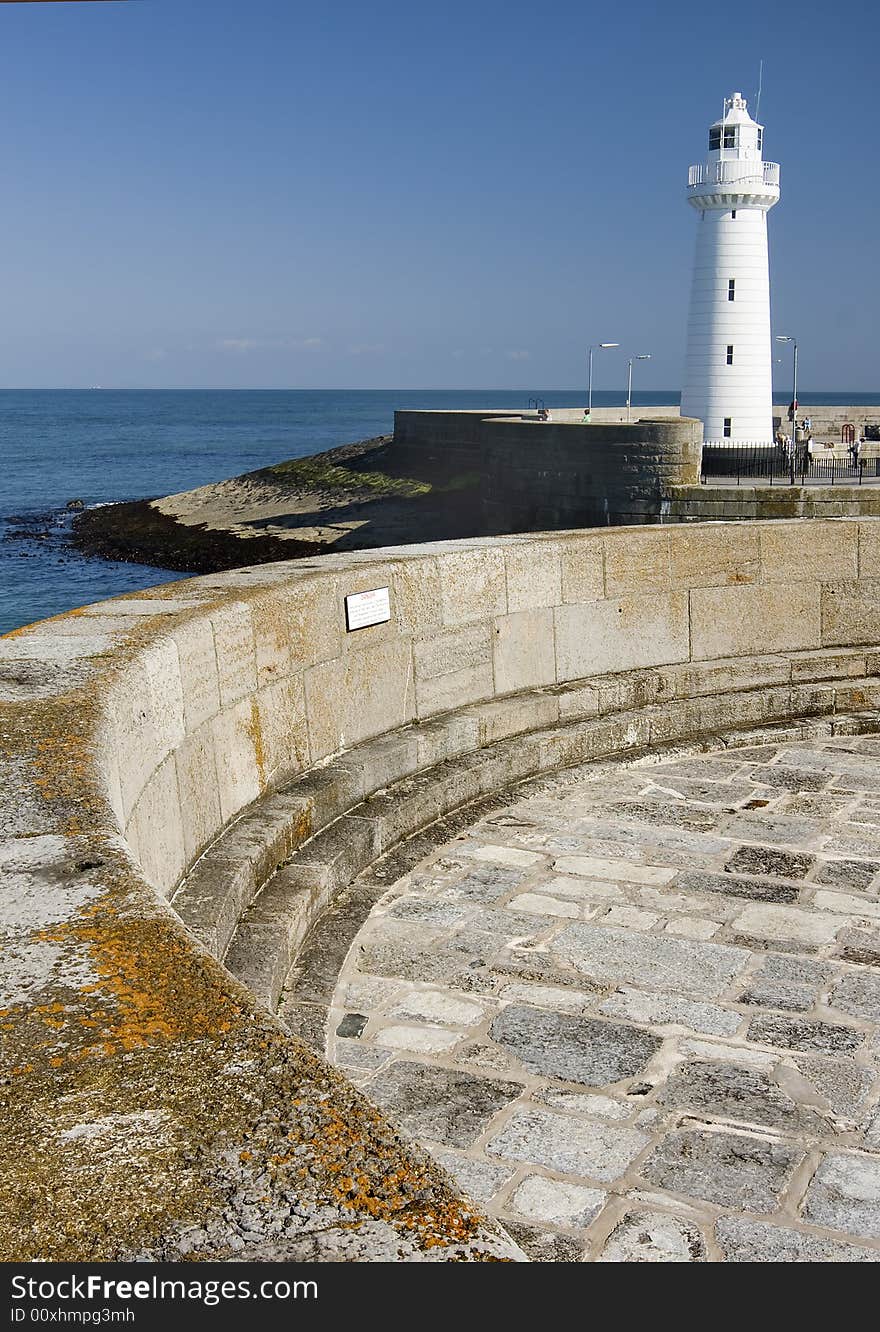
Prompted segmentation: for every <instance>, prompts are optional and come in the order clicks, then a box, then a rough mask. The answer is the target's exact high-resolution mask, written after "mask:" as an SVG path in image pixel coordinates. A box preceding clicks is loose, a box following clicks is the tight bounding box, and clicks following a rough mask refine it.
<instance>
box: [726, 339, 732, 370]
mask: <svg viewBox="0 0 880 1332" xmlns="http://www.w3.org/2000/svg"><path fill="white" fill-rule="evenodd" d="M727 364H728V365H733V343H732V342H728V344H727Z"/></svg>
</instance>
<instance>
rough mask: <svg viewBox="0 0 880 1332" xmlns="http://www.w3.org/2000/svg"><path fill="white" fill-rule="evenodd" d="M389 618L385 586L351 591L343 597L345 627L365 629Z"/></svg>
mask: <svg viewBox="0 0 880 1332" xmlns="http://www.w3.org/2000/svg"><path fill="white" fill-rule="evenodd" d="M390 619H391V599H390V597H389V595H388V588H387V587H374V588H373V589H372V591H370V592H352V593H351V595H350V596H347V597H346V598H345V627H346V629H347V630H348V632H349V633H351V631H352V629H366V627H367V625H370V624H384V623H385V622H386V620H390Z"/></svg>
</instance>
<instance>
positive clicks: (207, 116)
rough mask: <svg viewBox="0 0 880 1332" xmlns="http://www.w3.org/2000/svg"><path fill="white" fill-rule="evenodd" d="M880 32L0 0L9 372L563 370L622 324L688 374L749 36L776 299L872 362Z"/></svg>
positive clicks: (535, 374)
mask: <svg viewBox="0 0 880 1332" xmlns="http://www.w3.org/2000/svg"><path fill="white" fill-rule="evenodd" d="M878 48H880V18H878V10H877V8H876V6H875V5H874V4H873V3H868V2H867V0H865V2H864V3H850V2H849V0H842V3H838V4H837V5H835V6H833V7H832V6H824V7H822V8H819V7H812V6H810V5H809V4H804V3H799V4H793V3H789V0H783V2H782V3H776V4H774V5H773V6H772V7H770V6H768V5H767V4H766V2H765V0H761V2H759V3H756V2H755V0H741V2H739V3H737V4H736V5H735V6H731V5H706V4H705V3H701V4H696V3H693V2H691V0H688V2H687V3H679V4H676V3H669V4H667V5H665V6H663V7H659V6H657V5H656V4H655V3H646V2H645V0H635V2H634V3H630V4H627V5H610V4H603V5H594V4H589V3H587V4H584V3H577V4H575V3H569V0H547V2H546V3H544V4H542V5H540V6H538V5H535V4H534V3H531V4H525V3H519V0H504V2H503V3H501V2H496V0H469V2H468V3H462V0H444V3H443V4H439V3H437V4H433V5H430V6H429V5H419V4H414V3H413V0H372V3H370V4H364V3H363V0H343V2H342V3H339V2H338V0H323V3H319V4H314V5H309V6H306V5H303V4H299V3H295V2H294V0H236V2H235V3H233V0H129V2H128V3H111V4H88V3H72V4H41V3H36V4H22V5H16V4H3V5H0V99H2V108H3V114H2V117H0V162H2V164H3V211H2V229H3V241H4V243H3V246H2V252H0V254H2V257H0V286H2V299H0V386H4V387H44V386H45V387H64V386H72V387H78V386H88V385H91V384H101V385H104V386H105V387H128V386H131V387H141V386H143V387H164V386H170V387H175V386H181V387H183V386H216V387H304V388H309V387H365V388H372V387H413V388H422V387H484V386H485V387H490V386H491V387H508V386H509V387H535V388H554V387H563V388H564V387H569V386H574V385H576V384H580V383H582V382H583V374H584V371H583V362H584V348H585V346H586V345H587V344H588V343H589V342H599V341H612V340H613V341H618V342H621V343H622V344H624V347H625V349H626V350H628V351H632V352H650V353H651V354H652V357H653V359H652V360H651V361H650V362H646V363H644V364H643V365H640V366H639V371H638V375H639V378H638V380H637V384H638V385H640V386H641V387H645V388H648V387H655V388H666V387H669V388H676V387H678V385H679V383H680V378H681V369H682V359H683V350H684V328H685V318H686V310H687V298H688V284H689V275H690V273H689V271H690V262H691V247H692V243H693V232H694V227H695V225H696V216H695V214H693V213H692V210H690V209H689V208H688V207H687V205H686V203H685V199H684V193H685V191H684V183H685V181H686V173H687V167H688V165H689V164H690V163H691V162H696V161H699V160H700V159H701V158H702V156H703V154H704V144H705V132H706V127H707V126H708V124H709V123H710V121H712V120H713V119H715V118H716V116H717V114H718V113H719V111H720V107H721V101H722V98H723V97H724V95H725V94H728V93H730V92H731V91H733V90H734V89H741V90H742V91H743V92H744V93H745V94H746V95H747V96H748V97H749V98H750V99H751V98H753V96H754V92H755V87H756V83H757V67H758V60H759V58H760V57H762V56H763V59H764V90H763V96H762V101H761V119H762V120H763V121H764V122H765V124H766V126H767V130H766V137H765V155H766V156H767V157H768V158H770V159H771V160H774V161H779V162H781V164H782V201H781V202H780V203H779V204H778V205H777V207H776V208H775V209H774V211H773V213H772V214H771V216H770V236H771V277H772V298H773V312H774V324H775V326H776V330H777V331H781V332H790V331H794V332H796V333H797V335H798V337H799V340H800V344H801V373H802V379H801V382H802V384H803V387H804V388H815V389H823V388H824V389H829V390H840V391H842V390H845V389H859V390H870V389H874V388H878V387H880V365H878V354H877V318H878V312H880V281H878V272H880V265H878V259H877V242H876V233H877V226H878V217H880V173H878V171H877V160H878V151H877V143H876V139H877V134H878V130H877V118H876V113H875V103H876V95H877V92H876V90H877V61H878V55H877V52H878ZM777 369H778V371H779V382H780V384H781V385H784V384H785V383H786V382H787V379H788V377H789V375H790V366H789V359H788V357H786V360H785V364H784V365H780V366H778V367H777ZM625 375H626V369H625V356H624V355H623V353H622V352H609V353H603V354H602V359H601V362H600V361H599V360H597V362H596V370H595V384H596V386H597V387H602V388H614V387H617V386H618V385H619V384H622V383H623V382H625Z"/></svg>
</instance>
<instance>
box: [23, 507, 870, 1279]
mask: <svg viewBox="0 0 880 1332" xmlns="http://www.w3.org/2000/svg"><path fill="white" fill-rule="evenodd" d="M878 555H880V523H873V522H871V521H870V520H865V521H861V522H857V521H850V520H845V519H844V520H838V521H829V522H793V523H784V524H776V523H730V524H709V525H700V526H697V527H689V526H683V525H682V526H673V527H668V528H667V527H659V528H658V527H647V526H644V527H639V528H637V529H605V530H602V531H592V532H559V533H540V534H535V535H533V536H530V537H513V536H511V537H505V538H495V539H482V540H481V539H473V540H463V541H457V542H444V543H437V544H432V545H425V546H421V547H420V546H408V547H398V548H391V549H386V550H379V551H373V552H360V553H352V554H349V555H344V556H330V557H326V558H323V559H321V560H320V561H315V562H290V563H280V564H274V565H272V566H268V567H267V566H263V567H260V568H252V569H242V570H235V571H232V572H229V573H226V574H220V575H211V576H207V577H203V578H196V579H192V580H188V581H184V582H180V583H175V584H171V585H166V586H164V587H159V588H155V589H152V590H150V591H149V592H146V593H140V594H135V595H132V596H126V597H119V598H115V599H113V600H110V601H107V602H103V603H100V604H98V605H95V606H90V607H85V608H83V609H81V610H79V611H77V612H72V613H70V614H68V615H64V616H60V617H58V618H56V619H55V620H51V621H46V622H43V623H39V624H36V625H32V626H29V627H28V628H26V629H24V630H20V631H17V632H16V633H14V634H13V635H10V636H7V637H6V638H4V639H2V640H0V690H2V694H0V696H2V705H0V727H2V730H0V740H2V749H0V755H2V778H3V781H2V792H3V794H2V810H3V816H4V835H3V839H2V842H0V863H2V866H3V879H4V895H3V906H2V910H0V929H2V932H3V935H4V949H3V952H2V954H0V967H2V971H0V974H2V978H3V990H4V992H3V995H2V1000H0V1007H2V1010H3V1019H2V1020H3V1024H4V1041H3V1055H2V1057H3V1060H4V1068H3V1072H2V1079H0V1090H2V1100H0V1105H2V1117H0V1143H2V1149H3V1152H4V1159H5V1161H6V1163H7V1168H6V1170H5V1172H4V1178H3V1181H2V1184H0V1205H2V1207H3V1212H4V1215H5V1216H6V1218H7V1225H6V1226H5V1228H4V1235H3V1239H2V1245H3V1248H2V1255H3V1257H4V1258H7V1259H14V1260H24V1259H36V1258H42V1259H53V1258H55V1259H63V1260H72V1259H80V1260H95V1259H98V1258H124V1257H132V1256H139V1257H148V1258H157V1259H169V1258H173V1257H180V1256H187V1257H190V1258H196V1259H198V1258H211V1257H221V1258H228V1257H235V1256H237V1257H240V1258H247V1257H254V1256H256V1257H263V1258H267V1257H269V1258H278V1259H296V1258H303V1257H311V1258H314V1259H319V1260H339V1259H340V1258H342V1259H344V1260H346V1261H366V1260H376V1259H388V1258H391V1259H394V1260H416V1261H421V1260H423V1259H425V1258H427V1259H429V1260H438V1259H443V1258H456V1259H461V1258H465V1259H469V1260H473V1259H485V1258H492V1257H498V1256H501V1257H517V1256H518V1251H517V1250H516V1248H515V1246H512V1245H511V1244H510V1242H509V1240H507V1238H506V1236H504V1234H503V1233H502V1232H500V1231H498V1230H497V1229H493V1227H492V1226H490V1225H489V1224H488V1223H486V1222H484V1221H483V1220H482V1218H481V1217H480V1216H479V1214H478V1212H477V1211H476V1210H475V1209H474V1208H473V1206H472V1205H470V1204H468V1203H467V1202H465V1201H464V1200H463V1199H461V1198H459V1197H458V1196H457V1194H456V1191H455V1189H454V1188H453V1187H452V1186H451V1184H450V1182H449V1180H448V1179H447V1178H446V1177H445V1176H444V1175H443V1174H442V1172H441V1171H439V1169H438V1168H437V1167H435V1166H434V1165H432V1164H431V1163H430V1162H429V1161H428V1160H427V1159H426V1158H424V1157H423V1156H422V1155H421V1154H420V1153H419V1152H418V1151H417V1150H416V1149H415V1148H414V1147H412V1146H408V1145H407V1144H406V1143H405V1142H404V1141H403V1140H402V1139H401V1137H400V1136H399V1134H398V1133H397V1131H396V1129H395V1127H394V1125H392V1124H389V1123H388V1122H387V1121H386V1120H385V1119H383V1117H382V1116H381V1115H380V1114H379V1112H378V1111H377V1110H375V1108H373V1107H372V1106H371V1105H370V1104H369V1102H367V1101H366V1100H365V1099H364V1098H363V1097H362V1096H360V1095H359V1094H358V1093H357V1092H356V1091H355V1090H354V1088H353V1087H351V1085H350V1084H348V1083H347V1082H346V1080H345V1079H344V1078H343V1077H342V1076H341V1074H339V1073H338V1072H335V1071H333V1070H331V1069H329V1068H328V1067H327V1066H326V1065H325V1064H324V1063H323V1061H322V1059H321V1058H320V1054H319V1053H314V1052H312V1051H311V1050H310V1049H309V1048H308V1046H307V1044H304V1043H302V1042H300V1041H298V1040H297V1039H295V1037H294V1036H293V1035H292V1029H293V1028H292V1025H291V1024H292V1023H293V1009H288V1010H285V1011H286V1014H287V1015H288V1016H289V1017H290V1020H289V1021H288V1019H287V1017H285V1020H284V1021H281V1020H280V1019H279V1018H278V1017H277V1016H276V1015H275V1013H274V1012H273V1007H274V1005H275V1003H276V1002H277V998H278V996H279V994H280V993H281V991H282V990H283V988H284V985H285V973H286V972H287V974H290V973H289V968H291V967H294V968H296V965H297V959H298V958H299V957H300V956H301V953H302V951H303V950H304V949H307V947H308V940H309V938H310V937H312V929H313V927H314V926H315V925H316V923H317V922H319V921H320V920H322V919H324V918H325V917H326V914H327V913H328V912H331V911H333V910H335V909H337V906H338V904H339V903H340V902H341V903H342V905H341V906H338V909H339V910H340V911H341V914H342V916H343V917H344V916H345V915H346V913H347V912H348V913H349V914H350V913H351V909H352V908H351V901H350V899H348V898H346V897H345V894H346V893H348V892H349V888H350V885H351V884H352V882H353V880H354V878H355V876H356V875H357V874H358V873H359V872H361V871H362V870H363V869H364V868H366V867H367V866H369V865H370V864H371V863H372V862H373V861H374V860H375V859H376V857H378V856H382V855H385V854H388V853H389V852H390V851H391V850H392V849H393V848H394V847H395V845H397V844H398V843H399V842H400V840H401V839H402V838H406V837H408V836H410V835H412V834H413V833H414V832H417V831H418V830H419V829H420V828H423V827H425V826H430V825H432V824H433V823H434V822H436V820H437V819H438V818H440V817H441V816H442V815H443V814H444V813H445V812H448V811H449V810H453V809H455V808H457V807H459V806H461V805H468V804H469V803H470V802H474V801H477V800H479V799H481V798H484V797H487V796H490V795H492V794H493V793H497V792H499V791H503V790H505V789H506V788H508V787H509V786H510V785H511V784H513V783H516V782H517V781H522V780H525V779H527V778H528V777H530V776H531V775H533V774H534V773H537V772H549V771H553V770H554V769H556V768H560V767H565V766H567V765H570V764H574V763H582V762H585V761H589V760H591V759H596V758H602V757H605V756H608V755H615V754H626V753H637V752H640V751H643V750H646V749H650V748H654V747H658V746H662V745H665V744H670V743H679V742H681V741H684V740H693V739H694V738H695V737H700V736H712V735H717V734H718V733H720V732H723V731H725V730H729V729H730V728H732V727H746V728H747V727H749V726H756V725H765V724H766V723H768V722H773V721H782V720H784V719H788V718H811V719H813V722H815V721H816V719H818V720H819V722H820V723H821V724H823V725H826V726H827V727H828V728H830V729H832V730H833V728H834V727H835V725H837V724H838V722H837V720H836V719H837V718H838V717H840V716H841V714H844V713H846V714H852V713H858V711H859V710H860V709H865V708H876V706H877V704H878V701H880V675H878V672H880V580H878V579H877V577H876V569H877V562H878ZM378 588H387V589H388V596H389V607H390V610H389V618H388V619H387V620H386V621H384V622H382V623H377V624H373V625H368V626H366V627H364V628H361V629H356V630H349V629H348V628H347V608H346V598H347V597H349V596H351V595H353V594H357V593H361V592H364V591H375V590H376V589H378ZM841 724H842V723H841ZM846 725H852V723H851V721H847V722H846ZM389 792H391V794H390V795H389ZM346 903H348V905H346ZM267 959H268V962H267ZM269 964H271V965H269ZM334 965H335V964H334V963H333V962H332V961H331V960H328V958H327V957H323V958H321V959H319V962H318V964H316V966H315V969H314V970H312V971H311V972H310V973H308V976H307V979H308V981H309V985H310V986H311V987H312V988H311V989H309V987H308V986H307V987H306V989H305V992H303V991H302V990H299V991H297V994H298V1001H297V1003H298V1006H299V1008H300V1009H301V1010H302V1014H303V1027H302V1031H301V1034H302V1035H303V1037H304V1039H305V1041H306V1042H308V1041H309V1040H310V1041H311V1043H312V1045H313V1046H314V1047H315V1049H316V1050H317V1051H320V1050H322V1048H323V1045H322V1034H321V1031H320V1017H319V1016H317V1015H319V1014H320V1012H321V1003H320V999H321V993H322V989H321V987H322V986H323V987H324V991H326V988H327V987H328V986H330V987H332V985H333V982H334V980H335V972H334ZM270 972H271V974H270ZM296 1007H297V1005H294V1006H293V1008H296ZM309 1012H311V1014H312V1018H313V1025H312V1030H311V1034H310V1033H309V1029H308V1022H307V1020H306V1019H307V1018H308V1014H309ZM316 1023H317V1026H316V1025H315V1024H316ZM294 1026H295V1024H294ZM84 1142H87V1143H88V1144H89V1150H88V1151H87V1152H84V1151H83V1143H84ZM96 1154H97V1156H96ZM96 1159H99V1160H100V1163H101V1171H102V1178H101V1184H100V1187H97V1186H96V1178H95V1164H94V1162H95V1160H96ZM47 1200H48V1202H47Z"/></svg>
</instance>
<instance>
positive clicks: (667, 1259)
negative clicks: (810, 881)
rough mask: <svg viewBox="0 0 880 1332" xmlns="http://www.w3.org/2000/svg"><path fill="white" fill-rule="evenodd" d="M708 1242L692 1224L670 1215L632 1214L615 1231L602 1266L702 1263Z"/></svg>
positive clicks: (663, 1213)
mask: <svg viewBox="0 0 880 1332" xmlns="http://www.w3.org/2000/svg"><path fill="white" fill-rule="evenodd" d="M705 1261H706V1241H705V1239H704V1238H703V1235H702V1233H701V1232H700V1230H699V1228H698V1227H697V1226H695V1225H694V1223H693V1222H692V1221H684V1220H680V1219H679V1218H678V1217H675V1216H670V1215H669V1214H668V1213H667V1212H629V1213H628V1214H627V1215H626V1216H625V1217H624V1218H623V1220H622V1221H619V1222H618V1223H617V1225H616V1226H615V1227H614V1229H613V1230H612V1232H611V1234H610V1235H609V1236H608V1239H607V1240H606V1241H605V1247H604V1248H603V1250H602V1252H601V1254H600V1255H599V1257H598V1259H597V1262H600V1263H701V1262H705Z"/></svg>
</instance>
